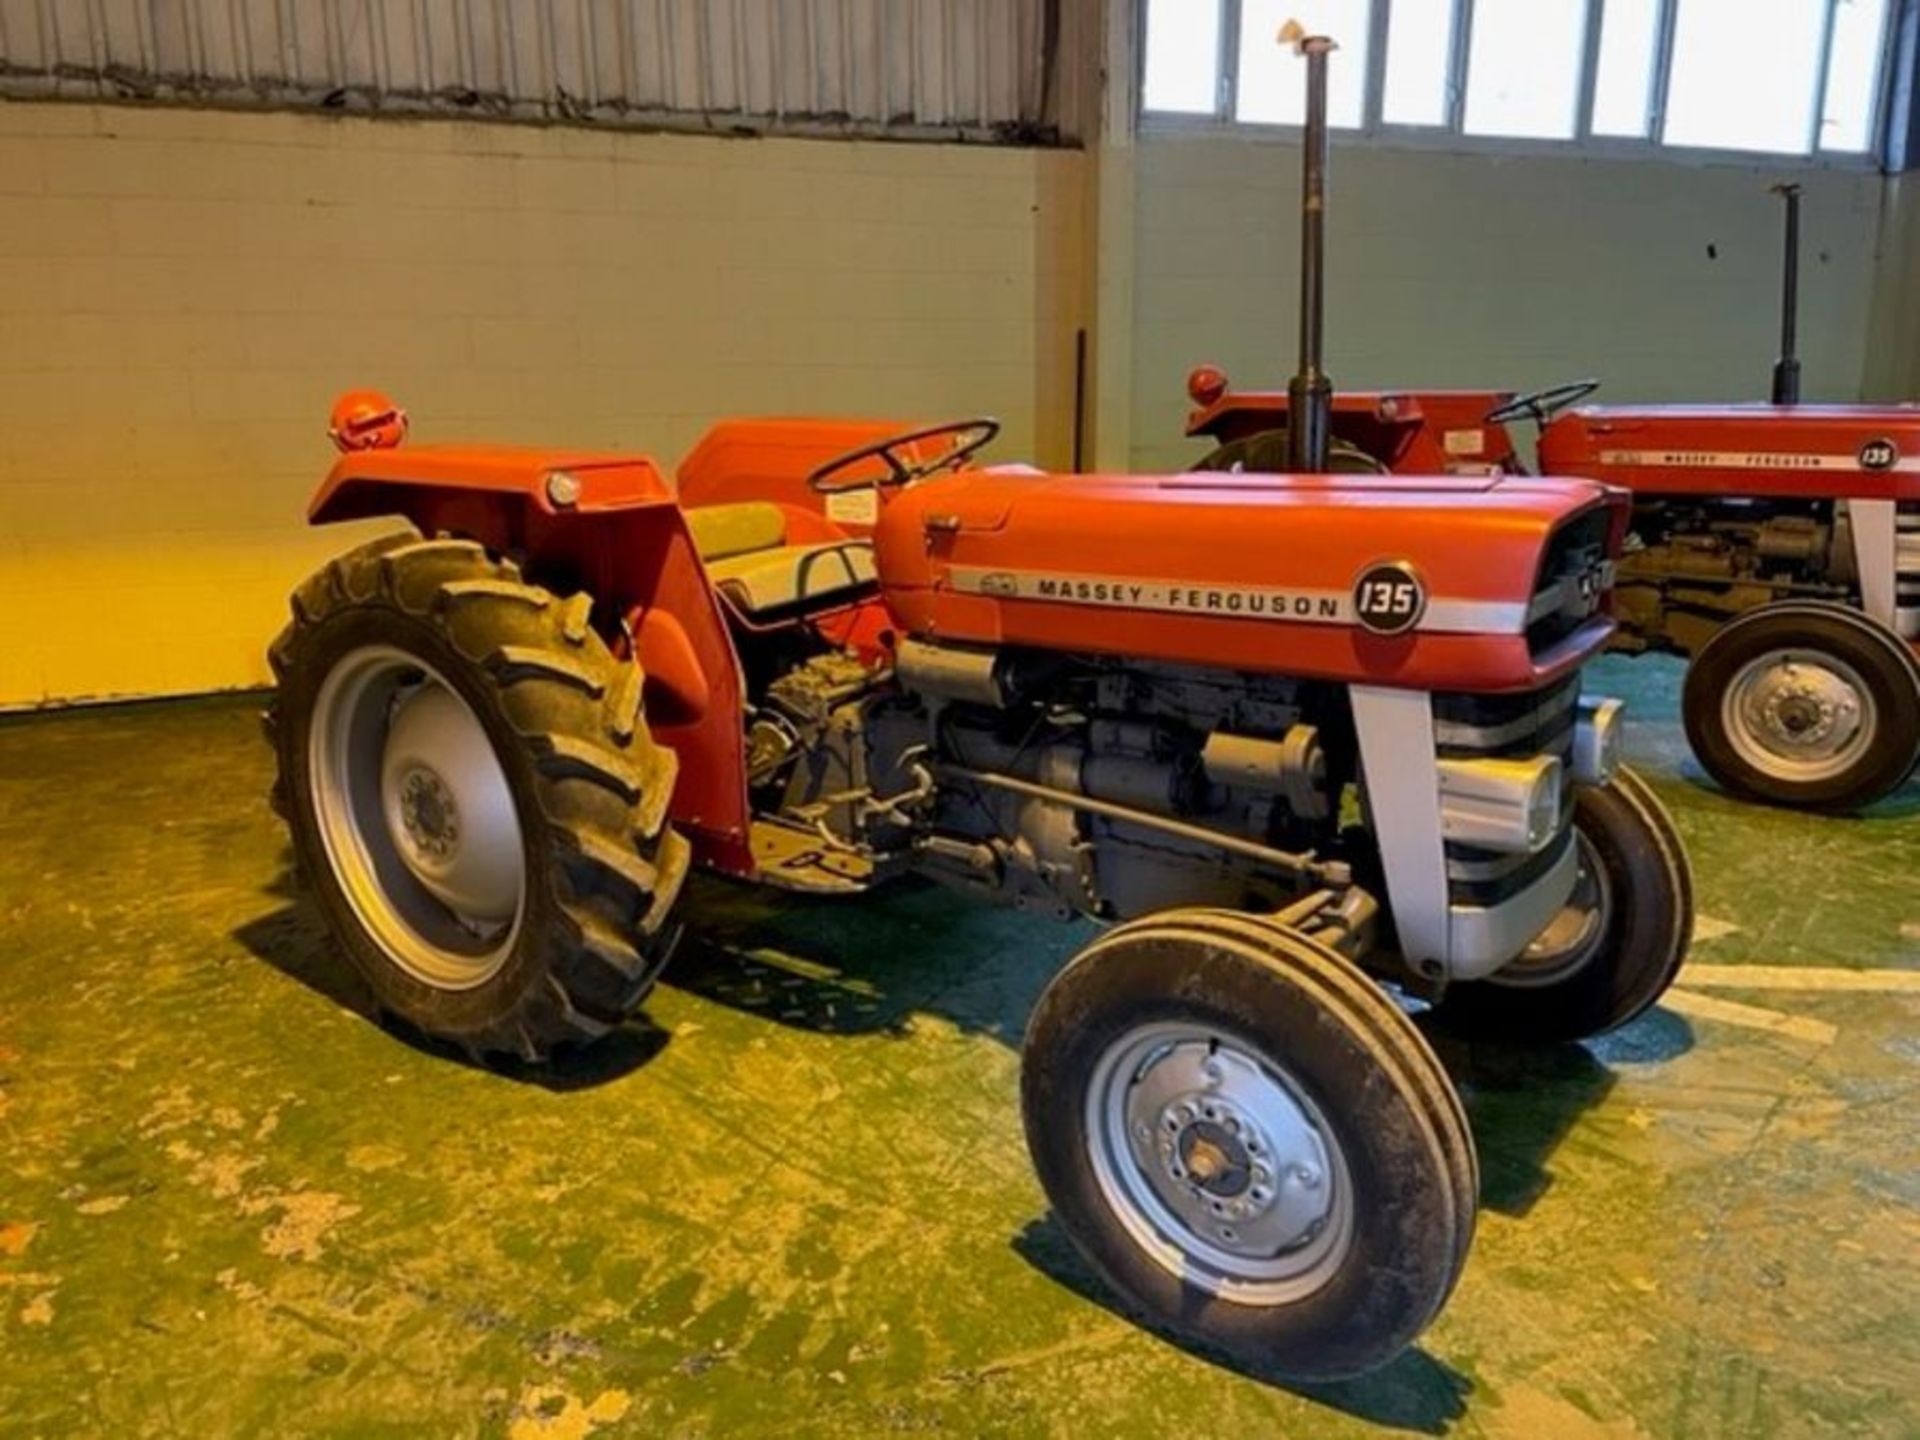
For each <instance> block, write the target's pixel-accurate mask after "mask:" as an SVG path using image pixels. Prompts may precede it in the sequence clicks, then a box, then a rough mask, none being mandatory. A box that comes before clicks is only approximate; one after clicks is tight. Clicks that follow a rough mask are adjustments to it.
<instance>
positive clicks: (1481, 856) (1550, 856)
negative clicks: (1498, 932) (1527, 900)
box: [1433, 674, 1580, 906]
mask: <svg viewBox="0 0 1920 1440" xmlns="http://www.w3.org/2000/svg"><path fill="white" fill-rule="evenodd" d="M1579 706H1580V677H1579V675H1578V674H1575V675H1572V676H1570V677H1569V678H1567V679H1565V680H1563V681H1561V682H1560V683H1559V684H1557V685H1553V686H1550V687H1548V688H1547V689H1545V690H1534V691H1530V692H1528V693H1526V694H1523V695H1436V696H1434V697H1433V725H1434V744H1435V748H1436V749H1437V750H1438V752H1439V755H1440V758H1441V759H1443V760H1524V759H1528V758H1530V757H1532V756H1535V755H1551V756H1554V757H1555V758H1556V759H1558V760H1559V761H1560V763H1561V767H1562V768H1561V772H1560V776H1561V778H1560V784H1561V792H1560V805H1561V821H1560V831H1559V833H1558V834H1557V835H1555V836H1554V838H1553V839H1552V840H1551V841H1549V842H1548V843H1547V844H1546V845H1543V846H1542V847H1541V848H1540V849H1539V850H1538V851H1537V852H1535V853H1534V854H1532V855H1502V854H1499V853H1497V852H1495V851H1492V850H1482V849H1479V848H1477V847H1475V846H1471V845H1461V844H1457V843H1455V842H1453V841H1448V842H1447V845H1446V852H1447V892H1448V897H1449V899H1450V900H1451V901H1452V903H1453V904H1455V905H1473V906H1484V905H1497V904H1499V903H1500V902H1501V901H1503V900H1507V899H1510V898H1511V897H1512V896H1514V895H1517V894H1519V893H1520V892H1521V891H1522V890H1525V889H1526V888H1527V887H1528V886H1529V885H1531V884H1533V882H1534V881H1536V880H1538V879H1539V878H1540V877H1541V876H1542V875H1544V874H1545V873H1546V872H1547V871H1549V870H1551V869H1552V868H1553V866H1554V865H1555V864H1556V863H1557V862H1558V861H1559V859H1560V857H1561V855H1562V854H1563V853H1565V851H1566V847H1567V845H1568V843H1569V842H1570V840H1571V837H1572V833H1573V772H1572V770H1571V769H1569V768H1567V766H1568V762H1569V760H1570V758H1571V756H1572V753H1573V730H1574V725H1575V723H1576V722H1577V720H1578V719H1579Z"/></svg>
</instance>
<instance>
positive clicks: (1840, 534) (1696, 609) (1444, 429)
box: [1187, 186, 1920, 811]
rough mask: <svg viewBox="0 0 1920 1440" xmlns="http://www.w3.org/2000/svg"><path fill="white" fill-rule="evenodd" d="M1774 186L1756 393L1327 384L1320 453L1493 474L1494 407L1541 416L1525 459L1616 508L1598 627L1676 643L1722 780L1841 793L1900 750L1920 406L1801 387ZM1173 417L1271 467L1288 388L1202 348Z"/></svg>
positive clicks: (1671, 648) (1915, 701)
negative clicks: (1185, 401)
mask: <svg viewBox="0 0 1920 1440" xmlns="http://www.w3.org/2000/svg"><path fill="white" fill-rule="evenodd" d="M1781 193H1783V194H1784V195H1785V197H1786V202H1787V217H1788V218H1787V268H1786V286H1785V322H1784V327H1783V328H1784V332H1785V342H1784V345H1783V347H1782V357H1781V359H1780V361H1779V363H1778V365H1777V366H1776V367H1775V371H1774V392H1773V403H1772V404H1769V405H1711V406H1706V405H1636V406H1592V407H1587V408H1582V409H1572V408H1570V407H1573V406H1575V405H1577V404H1578V403H1579V402H1580V401H1581V400H1583V399H1585V398H1586V397H1587V396H1588V395H1590V394H1592V393H1593V392H1594V391H1595V390H1596V389H1598V388H1599V385H1598V382H1596V381H1592V380H1582V381H1577V382H1575V383H1573V384H1569V385H1557V386H1554V387H1552V388H1551V389H1547V390H1541V391H1537V392H1535V393H1533V394H1530V395H1521V396H1517V397H1516V396H1515V395H1513V394H1511V393H1507V392H1495V391H1439V392H1405V391H1403V392H1394V393H1375V394H1358V393H1350V394H1344V395H1341V396H1340V397H1339V398H1338V400H1337V401H1336V403H1335V405H1334V410H1333V416H1332V421H1331V425H1332V433H1333V451H1332V459H1333V465H1334V468H1335V469H1337V470H1344V471H1348V472H1352V473H1381V472H1394V473H1412V474H1422V475H1425V474H1435V473H1445V474H1474V475H1488V474H1492V475H1511V474H1522V473H1525V470H1526V466H1525V464H1524V463H1523V462H1522V460H1521V459H1520V457H1519V455H1518V453H1517V451H1516V447H1515V445H1514V440H1513V436H1512V434H1511V432H1510V430H1509V428H1508V427H1509V426H1512V425H1514V424H1516V423H1517V422H1521V421H1531V422H1533V423H1534V424H1535V425H1537V426H1538V427H1539V432H1540V433H1539V465H1540V470H1541V472H1542V473H1543V474H1549V475H1582V476H1589V477H1591V478H1594V479H1597V480H1604V481H1607V482H1610V483H1612V484H1616V485H1624V486H1627V487H1628V488H1629V489H1631V490H1632V492H1633V496H1634V506H1633V526H1632V530H1631V533H1630V534H1629V536H1628V540H1627V546H1626V552H1625V554H1624V556H1623V557H1622V559H1621V562H1620V570H1619V576H1618V585H1617V588H1616V590H1615V592H1614V607H1615V613H1616V615H1617V617H1618V619H1619V621H1620V630H1619V633H1618V635H1617V636H1616V637H1615V642H1614V643H1615V645H1616V646H1617V647H1618V648H1620V649H1623V650H1631V651H1668V652H1671V653H1675V654H1679V655H1682V656H1685V657H1687V658H1688V659H1689V660H1690V661H1691V664H1690V666H1689V668H1688V670H1687V677H1686V686H1685V691H1684V696H1683V713H1684V716H1685V719H1686V727H1687V736H1688V739H1689V740H1690V741H1691V742H1692V744H1693V749H1694V753H1695V754H1696V755H1697V756H1698V757H1699V760H1700V763H1701V764H1702V765H1703V766H1704V767H1705V768H1706V770H1707V772H1708V773H1709V774H1711V775H1712V776H1713V777H1714V779H1716V780H1718V781H1719V782H1720V784H1721V785H1722V786H1724V787H1725V788H1726V789H1727V790H1728V791H1730V792H1731V793H1733V794H1735V795H1738V796H1741V797H1743V798H1746V799H1751V800H1759V801H1764V802H1767V803H1771V804H1775V805H1785V806H1797V807H1803V808H1806V809H1811V810H1828V811H1846V810H1853V809H1857V808H1859V807H1861V806H1864V805H1869V804H1871V803H1872V802H1874V801H1875V800H1878V799H1880V798H1882V797H1883V796H1885V795H1887V794H1888V793H1890V792H1891V791H1893V790H1895V789H1897V788H1899V786H1900V785H1902V784H1903V783H1904V782H1905V781H1906V779H1907V777H1908V775H1909V774H1910V773H1911V772H1912V771H1913V769H1914V766H1915V763H1916V761H1917V760H1920V662H1916V660H1915V656H1914V645H1915V642H1916V641H1920V409H1916V408H1913V407H1910V406H1898V407H1893V406H1881V407H1875V406H1860V405H1847V406H1829V405H1802V404H1800V403H1799V383H1800V369H1799V362H1798V360H1797V359H1796V358H1795V355H1794V332H1795V308H1796V298H1797V291H1798V253H1799V244H1798V240H1799V193H1798V190H1797V189H1796V188H1794V187H1791V186H1783V187H1781ZM1188 392H1189V394H1190V395H1191V397H1192V399H1193V401H1194V404H1195V406H1196V407H1197V408H1196V409H1195V410H1194V411H1193V413H1192V415H1191V417H1190V418H1189V422H1188V426H1187V433H1188V434H1190V435H1196V436H1207V437H1210V438H1212V439H1213V440H1214V441H1215V442H1216V446H1217V448H1215V449H1214V450H1213V451H1212V452H1211V453H1210V454H1209V455H1208V456H1207V457H1206V458H1205V459H1203V460H1202V461H1201V462H1200V466H1201V468H1202V469H1208V470H1232V469H1244V470H1263V469H1284V468H1286V464H1287V460H1286V455H1287V438H1286V432H1287V429H1288V418H1289V416H1290V414H1291V413H1293V402H1292V399H1291V397H1290V396H1289V395H1287V394H1282V393H1245V392H1243V393H1231V392H1230V391H1229V389H1228V381H1227V377H1226V376H1225V375H1224V374H1223V373H1222V372H1221V371H1220V370H1218V369H1217V368H1215V367H1213V366H1201V367H1200V368H1199V369H1197V370H1195V371H1194V372H1193V374H1192V376H1191V377H1189V380H1188Z"/></svg>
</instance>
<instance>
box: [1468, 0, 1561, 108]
mask: <svg viewBox="0 0 1920 1440" xmlns="http://www.w3.org/2000/svg"><path fill="white" fill-rule="evenodd" d="M1586 39H1587V0H1474V5H1473V43H1472V46H1471V48H1470V49H1469V51H1468V55H1467V118H1466V131H1467V133H1468V134H1469V135H1516V136H1525V137H1529V138H1532V139H1538V140H1571V139H1572V138H1573V136H1574V132H1575V129H1576V128H1577V125H1578V122H1577V119H1576V117H1575V113H1574V112H1575V111H1576V110H1578V109H1579V107H1580V65H1581V56H1582V55H1583V54H1584V53H1585V51H1586Z"/></svg>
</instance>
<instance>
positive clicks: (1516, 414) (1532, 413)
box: [1487, 380, 1600, 425]
mask: <svg viewBox="0 0 1920 1440" xmlns="http://www.w3.org/2000/svg"><path fill="white" fill-rule="evenodd" d="M1599 388H1600V382H1599V381H1598V380H1570V381H1568V382H1567V383H1566V384H1565V385H1549V386H1548V387H1547V388H1546V389H1544V390H1535V391H1534V392H1533V393H1532V394H1530V395H1516V396H1515V397H1514V398H1513V399H1511V400H1509V401H1507V403H1506V404H1504V405H1496V406H1494V407H1493V409H1491V410H1489V411H1488V412H1487V424H1489V425H1511V424H1512V423H1513V422H1514V421H1516V420H1531V421H1533V423H1534V424H1536V425H1544V424H1546V423H1547V422H1548V421H1549V420H1551V419H1552V418H1553V417H1554V416H1556V415H1558V414H1559V413H1560V412H1561V411H1562V410H1564V409H1566V408H1567V407H1568V406H1569V405H1578V404H1579V403H1580V402H1581V401H1582V400H1584V399H1586V398H1587V396H1589V395H1591V394H1593V392H1594V391H1596V390H1598V389H1599Z"/></svg>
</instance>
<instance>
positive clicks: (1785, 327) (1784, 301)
mask: <svg viewBox="0 0 1920 1440" xmlns="http://www.w3.org/2000/svg"><path fill="white" fill-rule="evenodd" d="M1773 193H1774V194H1776V195H1778V196H1779V197H1780V198H1781V199H1782V200H1785V201H1786V202H1787V263H1786V269H1785V272H1784V275H1783V278H1782V280H1781V286H1780V358H1779V359H1778V360H1776V361H1775V362H1774V366H1773V403H1774V404H1776V405H1798V404H1799V403H1800V355H1799V346H1800V187H1799V186H1798V185H1776V186H1774V187H1773Z"/></svg>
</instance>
